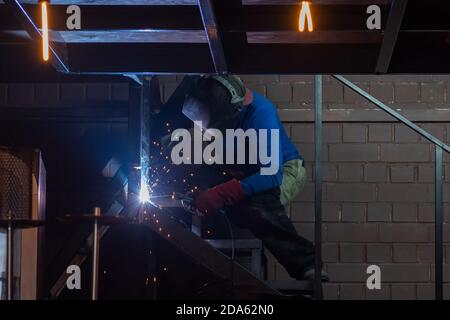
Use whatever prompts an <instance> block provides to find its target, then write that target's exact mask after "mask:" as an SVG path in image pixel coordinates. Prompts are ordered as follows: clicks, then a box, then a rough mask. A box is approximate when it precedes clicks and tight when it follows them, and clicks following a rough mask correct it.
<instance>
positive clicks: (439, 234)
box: [434, 146, 444, 300]
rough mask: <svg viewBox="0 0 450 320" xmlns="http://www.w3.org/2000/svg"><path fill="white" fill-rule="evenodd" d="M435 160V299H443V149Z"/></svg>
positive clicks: (439, 149)
mask: <svg viewBox="0 0 450 320" xmlns="http://www.w3.org/2000/svg"><path fill="white" fill-rule="evenodd" d="M435 150H436V151H435V152H436V158H435V172H436V177H435V183H436V185H435V191H434V192H435V199H434V200H435V240H434V250H435V280H434V281H435V299H436V300H442V299H443V276H444V271H443V264H444V257H443V218H442V148H441V147H440V146H436V149H435Z"/></svg>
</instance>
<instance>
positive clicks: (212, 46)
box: [198, 0, 228, 74]
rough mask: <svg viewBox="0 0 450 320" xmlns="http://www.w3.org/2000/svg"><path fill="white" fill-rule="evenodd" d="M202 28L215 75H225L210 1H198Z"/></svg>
mask: <svg viewBox="0 0 450 320" xmlns="http://www.w3.org/2000/svg"><path fill="white" fill-rule="evenodd" d="M198 6H199V8H200V14H201V16H202V21H203V26H204V28H205V32H206V35H207V37H208V44H209V50H210V51H211V57H212V60H213V63H214V69H215V70H216V73H218V74H223V73H227V71H228V67H227V61H226V57H225V52H224V50H223V45H222V40H221V37H220V32H219V28H218V26H217V19H216V14H215V12H214V6H213V2H212V0H198Z"/></svg>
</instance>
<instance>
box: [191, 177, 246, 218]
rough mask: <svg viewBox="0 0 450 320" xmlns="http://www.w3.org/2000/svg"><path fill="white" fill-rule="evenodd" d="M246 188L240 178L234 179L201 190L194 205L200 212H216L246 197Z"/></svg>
mask: <svg viewBox="0 0 450 320" xmlns="http://www.w3.org/2000/svg"><path fill="white" fill-rule="evenodd" d="M244 197H245V195H244V190H243V189H242V186H241V184H240V183H239V181H238V180H236V179H232V180H230V181H228V182H225V183H222V184H219V185H217V186H215V187H213V188H211V189H208V190H206V191H202V192H200V193H199V194H198V195H197V196H196V197H195V199H194V201H193V202H192V205H193V207H194V208H195V209H197V211H198V212H199V213H200V214H214V213H216V212H217V211H218V210H219V209H220V208H223V207H225V206H231V205H234V204H236V203H238V202H240V201H242V200H243V199H244Z"/></svg>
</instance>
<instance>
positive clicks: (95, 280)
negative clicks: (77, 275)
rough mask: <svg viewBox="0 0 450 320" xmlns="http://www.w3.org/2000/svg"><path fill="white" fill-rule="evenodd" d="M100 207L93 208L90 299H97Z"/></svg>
mask: <svg viewBox="0 0 450 320" xmlns="http://www.w3.org/2000/svg"><path fill="white" fill-rule="evenodd" d="M100 214H101V209H100V208H99V207H95V208H94V217H95V219H94V245H93V250H92V300H97V299H98V265H99V247H100V235H99V230H98V219H97V218H98V217H100Z"/></svg>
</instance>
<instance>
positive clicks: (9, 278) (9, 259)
mask: <svg viewBox="0 0 450 320" xmlns="http://www.w3.org/2000/svg"><path fill="white" fill-rule="evenodd" d="M12 264H13V228H12V223H11V221H9V222H8V230H7V236H6V300H12V291H13V278H14V274H13V266H12Z"/></svg>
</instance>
